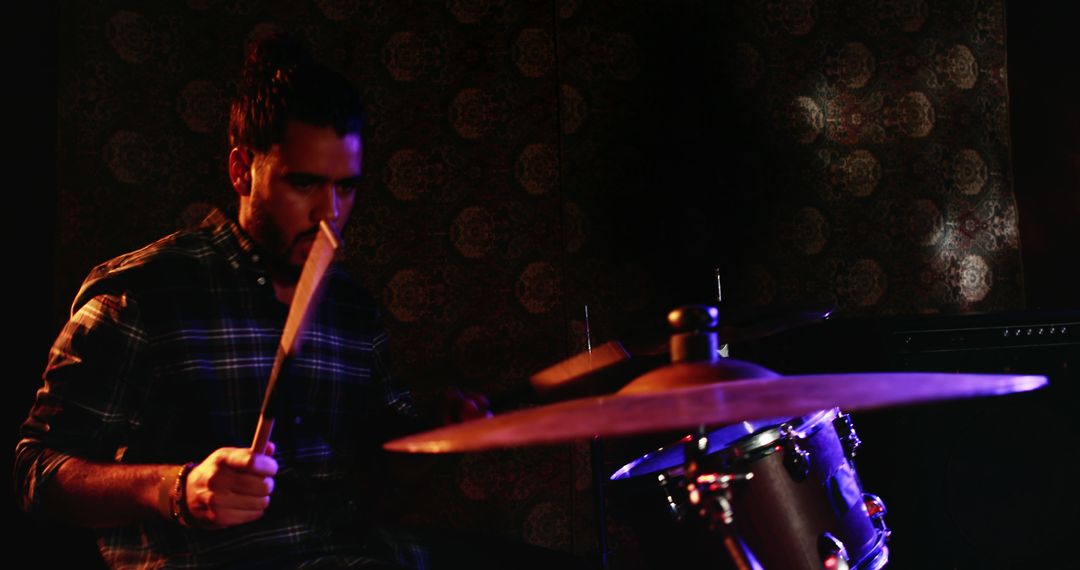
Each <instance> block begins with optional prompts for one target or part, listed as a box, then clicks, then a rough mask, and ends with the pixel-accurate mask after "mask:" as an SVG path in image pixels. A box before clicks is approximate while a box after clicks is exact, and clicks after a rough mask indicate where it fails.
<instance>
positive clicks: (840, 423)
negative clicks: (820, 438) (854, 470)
mask: <svg viewBox="0 0 1080 570" xmlns="http://www.w3.org/2000/svg"><path fill="white" fill-rule="evenodd" d="M833 428H834V429H836V435H837V437H839V438H840V445H842V446H843V447H844V454H845V455H847V458H848V459H849V460H852V461H854V460H855V452H856V451H857V450H858V449H859V446H860V445H862V440H861V439H859V434H857V433H855V425H854V424H853V423H851V416H849V415H848V414H845V413H843V412H840V413H839V414H838V415H837V416H836V419H834V420H833Z"/></svg>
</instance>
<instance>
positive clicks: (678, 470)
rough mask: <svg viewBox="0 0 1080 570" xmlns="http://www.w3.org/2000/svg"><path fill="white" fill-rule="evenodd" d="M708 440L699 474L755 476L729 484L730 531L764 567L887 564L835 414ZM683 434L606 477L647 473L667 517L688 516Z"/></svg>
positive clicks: (844, 422)
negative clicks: (732, 529) (732, 527)
mask: <svg viewBox="0 0 1080 570" xmlns="http://www.w3.org/2000/svg"><path fill="white" fill-rule="evenodd" d="M838 428H839V431H840V433H841V435H842V436H843V437H841V436H838V434H837V432H838ZM706 437H707V438H708V446H707V450H708V451H707V453H708V456H707V458H706V462H707V464H706V465H704V466H703V467H704V468H705V469H706V470H715V471H718V472H727V473H753V477H752V478H751V479H749V480H747V481H744V482H741V483H737V484H736V486H735V487H734V490H733V501H732V504H733V512H734V518H735V526H736V529H737V532H738V533H739V535H740V536H741V537H742V538H743V540H744V541H745V542H746V544H747V545H748V546H749V548H750V550H751V551H752V552H753V554H754V555H755V556H756V557H757V560H758V561H759V562H760V563H761V565H762V566H763V567H764V568H767V569H769V570H775V569H784V570H787V569H804V568H805V569H816V570H820V569H821V568H825V567H828V568H842V567H845V566H846V567H848V568H857V569H860V570H876V569H878V568H881V567H883V566H884V565H885V564H886V562H888V558H889V550H888V547H887V546H886V544H885V542H886V539H887V538H888V534H889V531H888V529H887V528H886V526H885V521H884V515H885V507H884V505H883V504H882V502H881V500H880V499H878V498H877V497H875V496H873V495H870V494H867V493H864V492H863V490H862V485H861V483H860V482H859V478H858V475H857V474H856V472H855V468H854V465H853V463H852V460H851V457H852V456H853V455H854V447H855V445H857V439H856V438H855V437H854V432H853V431H851V430H850V421H849V419H848V417H847V416H844V415H842V414H840V413H839V410H837V409H835V408H833V409H830V410H823V411H819V412H815V413H812V414H809V415H806V416H802V417H798V418H792V419H783V418H772V419H767V420H760V421H747V422H742V423H741V424H735V425H731V426H727V427H724V428H721V429H718V430H715V431H712V432H710V433H709V434H708V435H707V436H706ZM689 440H690V438H689V436H688V437H687V438H684V439H683V440H682V441H680V442H678V444H676V445H673V446H669V447H667V448H662V449H659V450H657V451H656V452H654V453H650V454H647V455H645V456H643V457H640V458H638V459H636V460H634V461H632V462H630V463H628V464H626V465H625V466H623V467H622V468H621V469H619V470H618V471H616V472H615V473H614V474H613V475H612V476H611V479H612V480H613V481H619V480H629V479H642V478H652V479H654V480H655V481H656V483H657V485H656V486H655V489H656V490H657V491H658V493H656V494H657V495H659V497H660V498H661V500H662V501H664V502H665V503H666V510H668V511H669V513H670V514H671V515H672V516H673V517H675V518H676V519H679V520H685V519H687V518H689V517H692V516H694V514H693V510H692V509H691V505H690V501H689V498H688V495H687V492H686V486H685V484H684V483H685V481H683V479H684V468H683V463H684V457H685V455H684V451H683V445H682V444H683V443H685V442H687V441H689ZM720 554H721V555H722V554H723V552H722V549H721V552H720ZM830 558H832V561H831V562H829V563H827V561H828V560H829V559H830Z"/></svg>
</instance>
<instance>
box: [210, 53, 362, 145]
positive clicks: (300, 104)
mask: <svg viewBox="0 0 1080 570" xmlns="http://www.w3.org/2000/svg"><path fill="white" fill-rule="evenodd" d="M289 121H301V122H304V123H308V124H310V125H313V126H316V127H333V129H334V131H336V132H337V134H338V135H339V136H345V135H347V134H350V133H356V134H360V130H361V128H362V126H363V123H364V105H363V103H362V102H361V99H360V92H359V91H358V90H357V89H356V87H354V86H353V85H352V84H351V83H350V82H349V81H348V80H347V79H345V78H344V77H343V76H341V75H340V74H338V73H337V72H335V71H332V70H330V69H329V68H327V67H325V66H323V65H321V64H319V63H318V62H316V61H315V60H314V59H313V58H312V57H311V54H310V53H309V52H308V50H307V49H306V48H305V47H304V46H303V45H302V44H301V43H300V42H299V41H297V40H295V39H294V38H292V37H289V36H286V35H283V34H273V35H270V36H268V37H266V38H264V39H262V40H260V41H258V42H255V43H254V44H253V45H252V46H251V49H250V50H249V52H248V55H247V59H246V60H245V62H244V69H243V72H242V73H241V76H240V86H239V89H238V91H237V94H236V98H235V99H233V102H232V109H231V111H230V113H229V146H233V147H236V146H247V147H250V148H252V149H254V150H256V151H259V152H267V151H269V150H270V147H271V146H273V145H274V144H275V143H278V142H281V140H282V139H283V138H284V136H285V126H286V124H287V123H288V122H289Z"/></svg>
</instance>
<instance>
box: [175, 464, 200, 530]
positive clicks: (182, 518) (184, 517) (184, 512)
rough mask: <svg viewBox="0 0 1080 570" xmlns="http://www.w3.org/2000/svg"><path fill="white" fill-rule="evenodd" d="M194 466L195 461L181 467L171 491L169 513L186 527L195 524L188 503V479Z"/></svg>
mask: <svg viewBox="0 0 1080 570" xmlns="http://www.w3.org/2000/svg"><path fill="white" fill-rule="evenodd" d="M194 468H195V464H194V463H188V464H187V465H184V466H183V467H181V468H180V471H179V472H177V474H176V484H175V485H173V488H172V492H170V493H169V514H171V515H172V518H173V520H174V521H176V522H177V523H178V524H179V525H180V526H182V527H185V528H191V527H192V526H194V524H193V523H194V520H193V517H192V516H191V510H190V509H189V508H188V504H187V479H188V475H189V474H190V473H191V470H192V469H194Z"/></svg>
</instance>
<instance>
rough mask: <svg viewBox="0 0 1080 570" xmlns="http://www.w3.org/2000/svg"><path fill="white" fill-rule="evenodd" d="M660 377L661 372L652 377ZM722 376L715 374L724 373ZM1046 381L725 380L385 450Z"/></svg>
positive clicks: (507, 442)
mask: <svg viewBox="0 0 1080 570" xmlns="http://www.w3.org/2000/svg"><path fill="white" fill-rule="evenodd" d="M718 369H721V370H722V369H723V368H722V367H719V368H718V365H717V364H716V363H698V362H693V363H681V364H672V365H670V366H667V367H664V368H663V369H661V371H662V373H663V374H665V375H689V376H694V377H697V378H702V377H705V378H707V377H709V375H710V374H711V373H714V372H712V371H715V370H718ZM657 372H660V371H657ZM726 373H727V370H724V372H722V373H715V374H718V375H722V374H726ZM1046 383H1047V380H1046V377H1045V376H1017V375H1008V374H948V373H935V372H904V373H871V374H819V375H809V376H777V377H773V378H756V379H750V380H730V381H724V382H717V383H711V384H704V385H697V386H690V387H684V388H675V389H671V390H666V391H659V392H647V393H642V394H624V395H616V396H606V397H594V398H583V399H578V400H571V401H568V402H561V403H557V404H551V405H547V406H541V407H537V408H531V409H527V410H521V411H516V412H511V413H508V414H504V415H500V416H495V417H493V418H488V419H481V420H474V421H471V422H466V423H462V424H457V425H454V426H449V427H444V428H440V429H436V430H432V431H429V432H424V433H420V434H416V435H412V436H408V437H404V438H400V439H396V440H393V441H391V442H389V443H387V444H385V446H384V447H385V448H386V449H389V450H391V451H405V452H410V453H450V452H464V451H481V450H487V449H497V448H506V447H517V446H524V445H538V444H555V443H563V442H568V441H573V440H577V439H584V438H591V437H615V436H627V435H634V434H643V433H651V432H663V431H671V430H685V429H693V428H696V427H698V426H708V425H720V424H730V423H734V422H739V421H744V420H749V419H759V418H771V417H783V416H794V415H800V414H806V413H808V412H811V411H815V410H820V409H825V408H831V407H834V406H839V407H840V408H842V409H845V410H846V411H853V410H867V409H874V408H883V407H891V406H903V405H910V404H917V403H921V402H933V401H941V400H954V399H963V398H974V397H981V396H997V395H1003V394H1010V393H1014V392H1024V391H1028V390H1034V389H1037V388H1041V387H1043V386H1045V385H1046Z"/></svg>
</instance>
